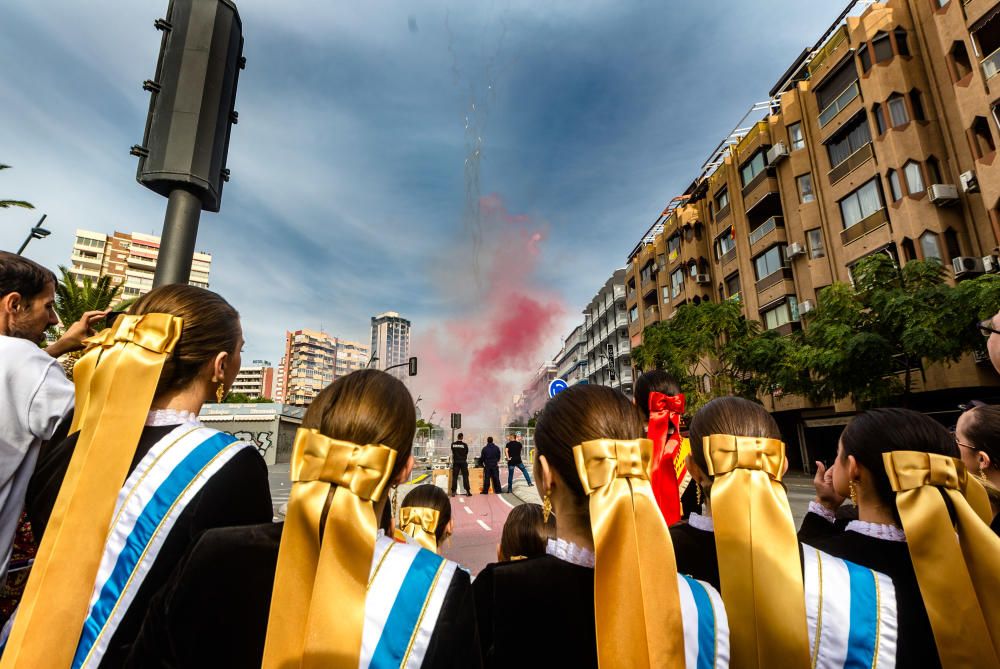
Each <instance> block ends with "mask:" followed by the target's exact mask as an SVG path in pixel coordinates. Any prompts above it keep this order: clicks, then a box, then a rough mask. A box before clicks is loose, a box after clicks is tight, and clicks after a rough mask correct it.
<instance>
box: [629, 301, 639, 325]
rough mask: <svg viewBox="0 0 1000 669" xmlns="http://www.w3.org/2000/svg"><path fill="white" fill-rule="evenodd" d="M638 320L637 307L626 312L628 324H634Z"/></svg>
mask: <svg viewBox="0 0 1000 669" xmlns="http://www.w3.org/2000/svg"><path fill="white" fill-rule="evenodd" d="M638 318H639V305H636V306H634V307H632V308H631V309H629V310H628V321H629V323H634V322H635V321H636V319H638Z"/></svg>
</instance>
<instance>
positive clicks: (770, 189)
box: [743, 170, 778, 214]
mask: <svg viewBox="0 0 1000 669" xmlns="http://www.w3.org/2000/svg"><path fill="white" fill-rule="evenodd" d="M744 190H745V193H744V195H743V206H744V207H746V212H747V213H748V214H749V213H750V211H751V210H752V209H753V208H754V207H756V206H757V205H759V204H760V203H761V202H763V201H764V200H765V199H767V197H768V196H769V195H777V194H778V180H777V179H776V178H775V177H773V176H771V175H769V174H768V173H767V171H766V170H765V171H763V172H761V173H760V174H758V175H757V176H755V177H754V178H753V180H752V181H751V182H750V183H749V184H747V187H746V188H745V189H744Z"/></svg>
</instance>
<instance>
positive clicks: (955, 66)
mask: <svg viewBox="0 0 1000 669" xmlns="http://www.w3.org/2000/svg"><path fill="white" fill-rule="evenodd" d="M948 64H949V68H948V70H949V72H950V73H951V78H952V79H953V80H954V82H955V83H957V82H959V81H961V80H962V79H964V78H965V77H967V76H968V75H969V74H970V73H971V72H972V61H971V60H969V50H968V49H967V48H966V47H965V42H963V41H960V40H955V41H954V42H952V43H951V50H950V51H949V52H948Z"/></svg>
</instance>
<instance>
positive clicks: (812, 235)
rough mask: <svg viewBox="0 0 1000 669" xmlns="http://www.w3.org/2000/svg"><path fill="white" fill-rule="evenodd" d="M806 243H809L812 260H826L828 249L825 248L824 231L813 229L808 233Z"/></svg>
mask: <svg viewBox="0 0 1000 669" xmlns="http://www.w3.org/2000/svg"><path fill="white" fill-rule="evenodd" d="M806 241H807V242H808V243H809V257H810V258H812V259H816V258H825V257H826V247H824V246H823V231H822V230H820V229H819V228H813V229H812V230H807V231H806Z"/></svg>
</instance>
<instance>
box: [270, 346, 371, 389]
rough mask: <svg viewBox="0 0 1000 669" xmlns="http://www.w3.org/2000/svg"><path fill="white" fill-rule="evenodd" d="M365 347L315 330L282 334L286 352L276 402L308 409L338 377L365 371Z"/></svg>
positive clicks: (279, 372) (282, 361) (279, 375)
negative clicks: (360, 370)
mask: <svg viewBox="0 0 1000 669" xmlns="http://www.w3.org/2000/svg"><path fill="white" fill-rule="evenodd" d="M367 362H368V347H367V346H365V345H364V344H359V343H357V342H352V341H347V340H343V339H338V338H337V337H334V336H331V335H329V334H327V333H326V332H320V331H317V330H309V329H303V330H296V331H294V332H286V333H285V352H284V355H283V356H282V358H281V366H280V368H279V370H278V373H277V379H278V382H277V386H278V387H277V388H276V390H275V400H276V401H279V402H282V403H284V404H291V405H294V406H307V405H309V404H310V403H311V402H312V400H313V399H314V398H315V397H316V396H317V395H318V394H319V393H320V391H321V390H323V389H324V388H326V387H327V386H328V385H330V384H331V383H333V382H334V381H336V380H337V379H338V378H340V377H341V376H346V375H347V374H350V373H351V372H353V371H355V370H358V369H364V367H365V365H366V364H367Z"/></svg>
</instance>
